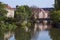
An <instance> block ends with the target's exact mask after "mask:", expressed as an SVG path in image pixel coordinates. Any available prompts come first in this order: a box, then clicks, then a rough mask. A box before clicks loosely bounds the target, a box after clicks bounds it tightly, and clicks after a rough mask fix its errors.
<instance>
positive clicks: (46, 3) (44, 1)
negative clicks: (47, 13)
mask: <svg viewBox="0 0 60 40" xmlns="http://www.w3.org/2000/svg"><path fill="white" fill-rule="evenodd" d="M0 2H3V3H5V4H8V5H10V6H11V7H14V8H15V7H16V5H19V6H21V5H28V6H30V7H31V6H37V7H39V8H47V7H48V8H50V7H53V5H54V0H0Z"/></svg>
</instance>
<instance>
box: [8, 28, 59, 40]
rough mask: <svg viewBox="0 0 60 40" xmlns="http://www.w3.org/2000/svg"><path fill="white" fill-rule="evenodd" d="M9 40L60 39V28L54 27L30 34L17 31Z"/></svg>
mask: <svg viewBox="0 0 60 40" xmlns="http://www.w3.org/2000/svg"><path fill="white" fill-rule="evenodd" d="M9 40H60V29H56V28H52V29H50V30H43V31H36V33H35V34H33V35H31V36H30V33H28V32H27V33H26V32H25V33H24V32H23V33H21V32H20V33H19V32H18V33H17V34H16V35H13V36H12V37H11V38H10V39H9Z"/></svg>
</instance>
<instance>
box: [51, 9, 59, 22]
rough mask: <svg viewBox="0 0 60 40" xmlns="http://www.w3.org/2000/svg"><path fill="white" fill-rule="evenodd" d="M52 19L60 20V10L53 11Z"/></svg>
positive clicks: (54, 20)
mask: <svg viewBox="0 0 60 40" xmlns="http://www.w3.org/2000/svg"><path fill="white" fill-rule="evenodd" d="M51 19H52V21H53V22H54V23H59V22H60V10H59V11H53V12H52V13H51Z"/></svg>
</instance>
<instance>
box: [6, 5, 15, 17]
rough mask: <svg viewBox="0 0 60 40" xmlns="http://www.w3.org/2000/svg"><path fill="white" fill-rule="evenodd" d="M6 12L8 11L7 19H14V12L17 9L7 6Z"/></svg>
mask: <svg viewBox="0 0 60 40" xmlns="http://www.w3.org/2000/svg"><path fill="white" fill-rule="evenodd" d="M6 10H7V11H8V13H7V15H6V16H7V17H12V18H14V11H15V8H12V7H10V6H9V5H6Z"/></svg>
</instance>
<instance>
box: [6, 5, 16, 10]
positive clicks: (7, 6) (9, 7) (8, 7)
mask: <svg viewBox="0 0 60 40" xmlns="http://www.w3.org/2000/svg"><path fill="white" fill-rule="evenodd" d="M6 8H7V9H9V10H16V8H12V7H11V6H9V5H6Z"/></svg>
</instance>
